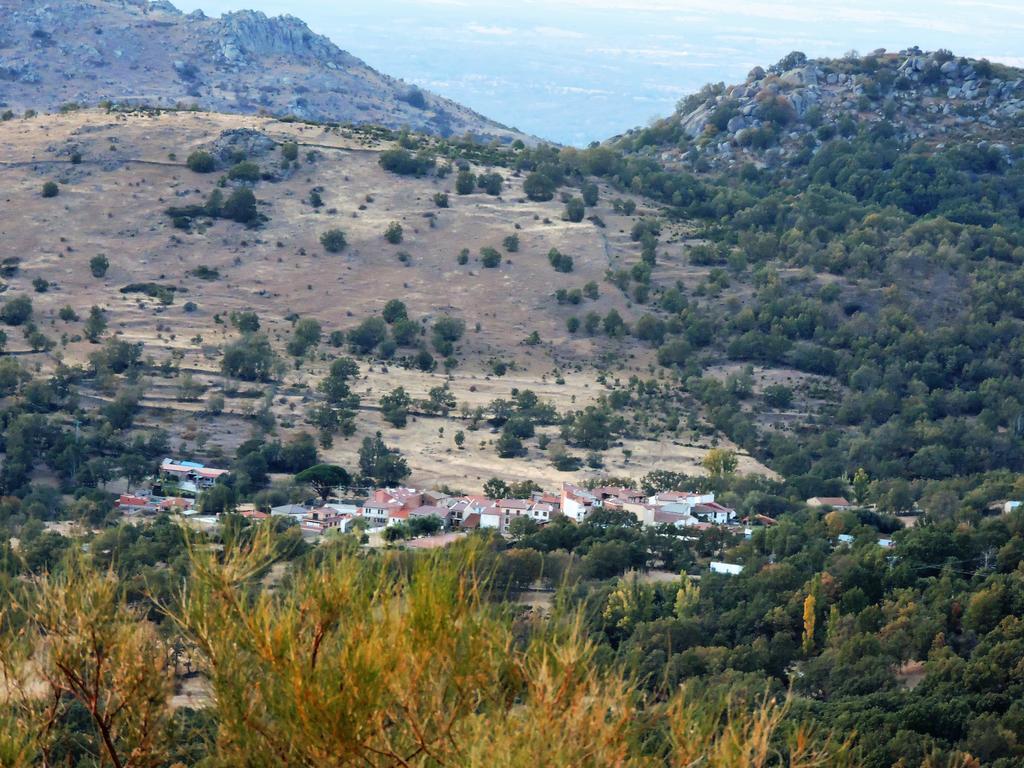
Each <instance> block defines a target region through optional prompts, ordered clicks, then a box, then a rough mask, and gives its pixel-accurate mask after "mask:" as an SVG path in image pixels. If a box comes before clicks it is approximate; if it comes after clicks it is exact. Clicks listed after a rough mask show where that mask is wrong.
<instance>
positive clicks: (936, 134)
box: [610, 47, 1024, 170]
mask: <svg viewBox="0 0 1024 768" xmlns="http://www.w3.org/2000/svg"><path fill="white" fill-rule="evenodd" d="M1022 116H1024V71H1022V70H1020V69H1016V68H1013V67H1009V66H1006V65H1002V64H993V63H991V62H988V61H987V60H985V59H981V60H977V59H968V58H963V57H957V56H954V55H953V54H952V53H951V52H950V51H948V50H938V51H932V52H925V51H922V50H921V49H919V48H917V47H913V48H908V49H904V50H901V51H899V52H891V51H886V50H885V49H878V50H875V51H873V52H871V53H870V54H868V55H866V56H860V55H857V54H854V53H852V52H851V54H848V55H847V56H845V57H843V58H839V59H829V58H819V59H809V58H807V56H806V55H805V54H803V53H801V52H799V51H794V52H792V53H790V54H788V55H787V56H785V57H783V58H782V59H781V60H780V61H779V62H778V63H776V64H774V65H772V66H770V67H769V68H768V69H767V70H766V69H764V68H762V67H760V66H757V67H754V68H753V69H752V70H751V71H750V73H749V74H748V75H747V78H746V80H745V81H744V82H743V83H738V84H733V85H728V86H727V85H725V84H724V83H721V82H719V83H709V84H708V85H705V86H704V88H702V89H701V90H700V91H699V92H697V93H695V94H692V95H690V96H687V97H685V98H683V99H682V100H680V102H679V104H678V106H677V108H676V111H675V112H674V113H673V114H672V115H671V116H669V117H667V118H664V119H662V120H659V121H656V122H655V123H654V124H653V125H652V126H650V127H648V128H640V129H634V130H631V131H628V132H627V133H625V134H623V135H621V136H617V137H613V138H612V139H611V140H610V141H611V142H612V143H614V144H617V145H618V146H620V147H622V148H624V149H626V150H627V151H628V150H635V151H644V150H645V149H646V150H647V151H653V150H654V149H660V150H661V154H660V157H659V159H660V160H661V161H662V162H666V163H668V164H670V165H673V164H677V165H678V166H679V167H680V168H683V169H688V170H694V169H696V170H711V169H722V168H728V167H731V166H733V165H737V164H742V163H744V162H754V163H755V164H757V165H761V166H772V165H780V164H784V163H786V162H789V161H791V160H793V159H794V158H801V157H806V154H807V153H809V152H810V153H813V152H814V151H816V149H817V148H819V147H821V146H823V145H825V144H826V143H827V142H828V141H829V140H831V139H832V138H834V137H837V136H839V137H842V136H852V135H853V134H854V133H856V131H857V130H858V129H859V127H860V126H863V125H869V126H871V127H873V128H876V129H878V130H886V131H891V132H892V135H893V136H894V137H895V138H897V139H898V140H899V141H900V142H901V143H903V144H904V145H905V146H906V147H907V148H909V147H910V146H911V145H912V144H913V143H915V142H925V143H926V144H931V145H939V144H942V143H943V142H948V141H953V140H961V139H963V138H964V137H972V136H974V137H977V138H979V139H982V140H990V141H993V142H994V143H993V146H995V147H996V148H997V149H999V150H1000V151H1002V152H1003V154H1005V155H1007V156H1008V157H1009V155H1010V154H1011V153H1010V151H1009V150H1010V148H1011V147H1013V146H1014V145H1016V144H1019V143H1021V141H1022V134H1021V131H1020V122H1021V118H1022ZM996 139H998V140H996Z"/></svg>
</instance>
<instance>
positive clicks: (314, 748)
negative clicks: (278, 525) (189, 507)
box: [0, 529, 855, 768]
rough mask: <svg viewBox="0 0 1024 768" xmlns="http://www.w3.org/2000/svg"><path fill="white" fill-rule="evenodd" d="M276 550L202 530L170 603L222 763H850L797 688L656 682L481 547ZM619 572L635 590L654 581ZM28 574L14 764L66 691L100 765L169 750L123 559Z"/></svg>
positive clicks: (10, 741)
mask: <svg viewBox="0 0 1024 768" xmlns="http://www.w3.org/2000/svg"><path fill="white" fill-rule="evenodd" d="M274 551H275V546H274V541H273V536H272V534H271V533H270V531H269V529H263V530H261V531H259V532H258V533H257V534H256V535H255V536H254V537H252V538H251V539H250V540H249V541H248V543H247V544H245V545H244V546H229V547H228V548H227V549H225V550H223V551H220V550H214V549H211V548H208V547H204V546H199V545H196V546H194V547H193V548H192V550H191V553H190V554H191V558H192V565H193V569H192V576H191V577H190V579H189V580H188V581H187V583H186V584H185V586H184V587H183V589H182V592H181V595H180V599H179V600H177V601H175V602H174V604H171V605H166V606H161V608H162V610H163V611H164V612H165V614H166V617H167V620H166V621H165V623H164V630H170V634H172V635H180V637H181V639H183V640H185V641H187V642H190V643H195V644H196V645H197V646H198V647H199V649H200V651H201V655H202V660H201V662H200V666H201V668H202V669H203V670H204V672H205V675H206V677H207V679H208V681H209V685H210V689H211V697H210V704H209V707H210V709H211V712H212V714H213V716H214V719H215V720H216V722H217V734H216V743H215V744H213V745H211V748H210V751H211V754H210V757H209V758H208V764H209V765H214V766H247V767H255V768H259V767H260V766H267V767H268V768H269V767H270V766H274V767H275V768H276V767H277V766H317V768H324V767H325V766H327V767H329V766H356V765H361V766H413V765H415V766H459V767H460V768H463V767H468V768H474V767H476V766H479V767H480V768H483V767H484V766H487V767H488V768H491V767H495V766H497V767H501V766H508V767H509V768H513V767H517V766H529V767H530V768H534V767H535V766H573V767H574V768H575V767H578V766H584V767H585V766H593V767H594V768H598V767H599V766H600V767H605V766H623V767H634V766H635V767H637V768H639V767H641V766H643V767H645V768H646V767H648V766H650V767H651V768H653V767H654V766H659V767H660V766H669V768H683V766H697V765H699V766H706V767H707V768H727V767H728V768H734V767H735V766H783V765H785V766H792V768H812V767H814V766H848V765H854V764H855V763H854V761H853V759H852V758H851V756H850V754H849V751H848V747H847V745H845V744H836V743H834V742H832V741H831V740H830V739H827V738H818V737H817V735H816V734H813V733H810V732H809V731H807V730H806V729H803V728H801V727H799V726H796V725H791V724H789V721H788V720H787V719H786V716H787V712H788V703H787V702H777V701H774V700H771V699H765V700H764V701H760V702H740V701H708V700H706V697H705V696H704V695H702V692H700V691H693V690H688V689H686V688H683V689H680V690H679V691H677V692H676V693H675V694H674V695H672V696H671V697H670V698H669V699H668V700H667V701H666V700H660V699H659V700H650V699H645V698H643V697H642V696H641V695H640V694H638V693H637V688H636V687H635V686H634V685H632V684H631V681H630V680H629V679H627V678H626V677H624V676H623V675H622V674H621V673H619V672H618V671H616V669H615V668H611V669H609V668H608V667H607V666H602V665H599V664H598V663H597V662H596V660H595V655H594V648H593V646H592V645H591V644H590V643H589V642H588V641H587V640H586V638H585V637H584V636H583V632H582V631H581V626H582V622H581V620H580V618H579V616H578V615H574V614H569V615H562V613H561V612H560V611H556V615H555V616H553V617H550V618H546V619H540V618H529V619H527V618H523V617H519V616H517V615H516V613H515V611H514V610H513V608H512V607H511V606H509V605H507V604H504V603H501V602H496V601H494V600H492V599H490V597H489V596H488V594H487V588H486V585H487V580H486V576H485V575H483V574H482V573H481V571H482V570H484V568H485V566H484V565H483V563H485V562H487V558H486V556H485V555H486V553H485V551H484V550H483V549H482V547H480V546H473V545H468V546H460V547H455V548H450V549H448V550H446V551H442V552H435V553H432V554H424V555H415V556H410V555H408V554H391V555H380V556H378V555H366V554H365V553H362V552H360V551H359V550H358V549H357V548H355V547H353V546H350V545H349V544H348V543H346V542H342V543H340V544H337V545H330V546H329V547H327V548H326V550H325V551H324V552H323V556H322V557H319V558H317V559H315V561H314V560H313V559H312V558H311V559H310V560H309V561H308V562H307V563H305V564H304V565H302V566H299V567H298V568H297V569H296V571H295V572H293V573H290V574H288V575H287V576H286V577H285V578H284V580H282V581H280V582H278V583H277V584H276V585H274V586H273V587H270V586H267V581H266V579H265V576H266V574H267V572H268V566H269V565H270V564H271V563H272V561H273V559H274ZM619 589H620V591H621V592H622V594H623V596H624V598H626V597H629V598H630V599H629V600H625V601H624V605H625V604H626V603H628V604H629V605H630V606H633V605H634V603H636V600H634V599H632V598H633V597H635V596H636V594H638V590H639V591H642V587H641V586H640V585H639V584H637V583H636V582H635V581H633V582H630V581H629V580H624V581H623V583H622V584H620V585H619ZM26 592H27V597H26V598H25V599H24V600H23V601H22V602H19V603H18V604H17V605H15V606H14V607H13V609H12V610H11V611H9V613H8V614H7V615H6V616H5V624H4V627H5V629H4V634H3V645H2V647H0V659H2V662H3V669H4V671H5V680H6V684H5V688H4V690H5V691H6V693H7V696H6V698H7V702H6V704H7V707H6V708H5V710H4V712H3V714H2V715H0V761H2V764H3V765H5V766H6V765H17V766H20V765H28V764H49V763H48V759H47V757H46V750H47V749H48V739H50V738H51V735H52V732H53V731H54V730H55V729H57V728H58V727H59V726H60V720H61V718H62V717H63V716H64V715H65V714H66V708H67V706H69V704H70V703H71V701H75V702H77V703H78V704H81V705H83V706H85V707H86V709H87V710H88V711H89V712H90V716H91V718H92V728H93V731H94V736H95V750H94V754H96V755H98V756H99V757H98V761H97V762H98V764H100V765H113V766H122V767H125V766H146V765H155V764H158V763H160V761H161V760H162V759H165V758H166V755H167V753H166V750H165V741H164V740H165V739H166V738H167V736H168V723H169V704H168V701H169V694H170V686H171V679H170V677H171V676H170V672H169V670H168V668H167V665H166V664H165V662H164V659H165V658H166V656H167V655H166V653H165V651H164V648H165V647H166V644H165V643H163V642H161V641H160V640H159V638H158V637H157V634H156V633H155V632H154V631H153V629H152V627H151V625H150V624H149V623H147V622H146V621H144V620H143V618H142V616H141V614H140V613H139V612H138V611H137V610H135V609H132V608H129V607H127V606H126V605H125V602H124V597H123V595H122V594H121V591H120V590H119V589H118V586H117V584H116V582H115V581H114V580H113V578H112V577H111V576H109V575H104V574H101V573H97V572H95V571H93V570H91V569H90V568H89V566H88V564H86V563H84V562H83V560H82V558H81V556H77V557H74V558H72V559H71V560H70V561H69V562H68V564H67V565H66V567H65V569H64V570H62V572H61V574H59V575H53V576H48V577H44V578H42V579H40V580H39V582H38V583H37V584H34V585H31V586H30V587H29V588H28V589H27V591H26ZM625 613H628V611H627V612H625ZM7 715H10V717H7ZM5 717H6V719H4V718H5Z"/></svg>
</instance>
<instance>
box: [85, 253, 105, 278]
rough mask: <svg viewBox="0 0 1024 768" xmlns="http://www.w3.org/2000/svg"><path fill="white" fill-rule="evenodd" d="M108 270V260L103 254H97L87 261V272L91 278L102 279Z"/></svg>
mask: <svg viewBox="0 0 1024 768" xmlns="http://www.w3.org/2000/svg"><path fill="white" fill-rule="evenodd" d="M109 268H110V260H109V259H108V258H107V257H106V255H105V254H102V253H99V254H97V255H95V256H93V257H92V258H91V259H89V271H90V272H92V276H93V277H103V276H104V275H106V274H107V270H108V269H109Z"/></svg>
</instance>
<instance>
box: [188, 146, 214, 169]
mask: <svg viewBox="0 0 1024 768" xmlns="http://www.w3.org/2000/svg"><path fill="white" fill-rule="evenodd" d="M185 164H186V165H188V167H189V170H191V171H194V172H195V173H213V172H214V171H215V170H217V161H216V160H215V159H214V157H213V155H211V154H210V153H209V152H206V151H205V150H202V149H197V150H196V151H195V152H192V153H191V154H190V155H189V156H188V159H186V160H185Z"/></svg>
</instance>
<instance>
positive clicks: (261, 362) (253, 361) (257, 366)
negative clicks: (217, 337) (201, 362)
mask: <svg viewBox="0 0 1024 768" xmlns="http://www.w3.org/2000/svg"><path fill="white" fill-rule="evenodd" d="M276 363H277V355H275V354H274V350H273V348H271V346H270V341H269V340H268V339H267V337H266V336H264V335H262V334H258V333H250V334H246V335H245V336H243V337H242V338H241V339H238V340H237V341H233V342H231V343H230V344H228V345H227V346H226V347H224V357H223V358H222V359H221V371H222V372H223V373H224V375H225V376H229V377H231V378H235V379H241V380H242V381H270V379H271V378H272V376H273V373H274V367H275V365H276Z"/></svg>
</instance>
